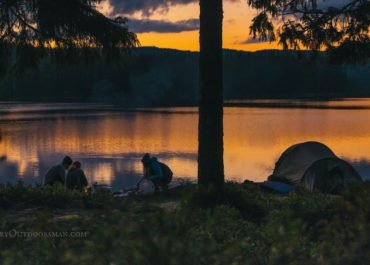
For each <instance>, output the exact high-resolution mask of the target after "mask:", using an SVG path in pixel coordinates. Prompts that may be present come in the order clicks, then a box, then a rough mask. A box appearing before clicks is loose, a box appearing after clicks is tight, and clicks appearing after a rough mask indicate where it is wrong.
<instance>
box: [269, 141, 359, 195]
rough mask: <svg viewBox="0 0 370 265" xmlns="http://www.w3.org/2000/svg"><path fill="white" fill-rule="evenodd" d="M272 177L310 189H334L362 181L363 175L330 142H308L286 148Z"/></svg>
mask: <svg viewBox="0 0 370 265" xmlns="http://www.w3.org/2000/svg"><path fill="white" fill-rule="evenodd" d="M268 181H278V182H283V183H286V184H293V185H294V186H297V185H302V186H304V187H305V188H306V189H307V190H309V191H316V190H317V191H321V192H326V193H334V192H336V191H337V190H338V189H340V188H341V187H345V186H349V185H352V184H357V183H361V182H362V178H361V176H360V175H359V174H358V173H357V172H356V170H355V169H354V168H353V167H352V166H351V165H350V164H349V163H347V162H346V161H344V160H342V159H340V158H338V157H337V156H336V155H335V154H334V153H333V151H331V150H330V148H329V147H327V146H326V145H324V144H322V143H319V142H305V143H299V144H295V145H293V146H291V147H289V148H288V149H287V150H286V151H285V152H283V154H282V155H281V157H280V158H279V160H278V161H277V162H276V165H275V169H274V172H273V174H272V175H271V176H270V177H269V178H268Z"/></svg>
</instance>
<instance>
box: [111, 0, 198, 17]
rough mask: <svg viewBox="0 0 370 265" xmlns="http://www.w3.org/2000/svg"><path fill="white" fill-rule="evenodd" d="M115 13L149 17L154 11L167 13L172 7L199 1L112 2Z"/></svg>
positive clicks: (127, 0)
mask: <svg viewBox="0 0 370 265" xmlns="http://www.w3.org/2000/svg"><path fill="white" fill-rule="evenodd" d="M110 2H111V4H112V5H113V6H114V11H115V13H120V14H133V13H135V12H138V11H139V12H142V13H143V14H144V15H146V16H149V15H150V14H152V13H153V12H154V11H157V10H161V11H167V10H168V9H169V7H170V6H174V5H185V4H189V3H194V2H197V0H110Z"/></svg>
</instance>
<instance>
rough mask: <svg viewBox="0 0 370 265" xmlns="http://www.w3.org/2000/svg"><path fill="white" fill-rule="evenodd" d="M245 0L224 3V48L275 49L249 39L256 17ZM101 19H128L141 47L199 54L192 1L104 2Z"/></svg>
mask: <svg viewBox="0 0 370 265" xmlns="http://www.w3.org/2000/svg"><path fill="white" fill-rule="evenodd" d="M246 2H247V1H246V0H226V1H224V48H228V49H237V50H249V51H254V50H261V49H276V48H278V46H277V45H276V43H272V44H270V43H258V42H256V41H255V40H252V39H250V37H249V24H250V21H251V19H252V17H253V15H254V14H255V13H256V11H255V10H253V9H251V8H249V7H248V5H247V3H246ZM100 10H101V11H102V12H103V13H104V14H105V15H110V16H115V15H117V14H122V16H125V17H127V18H129V20H130V22H129V27H130V30H132V31H134V32H136V33H137V34H138V37H139V40H140V42H141V45H142V46H156V47H161V48H174V49H180V50H199V43H198V42H199V31H198V27H199V20H198V18H199V3H198V1H194V0H125V1H123V0H106V1H104V2H103V3H102V4H101V6H100Z"/></svg>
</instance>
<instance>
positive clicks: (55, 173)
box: [44, 156, 72, 185]
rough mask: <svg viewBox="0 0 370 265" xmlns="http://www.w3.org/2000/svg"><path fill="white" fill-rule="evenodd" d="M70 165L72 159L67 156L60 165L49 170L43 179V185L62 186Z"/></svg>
mask: <svg viewBox="0 0 370 265" xmlns="http://www.w3.org/2000/svg"><path fill="white" fill-rule="evenodd" d="M71 165H72V159H71V158H70V157H69V156H66V157H65V158H64V159H63V161H62V164H60V165H56V166H53V167H52V168H51V169H49V171H48V173H46V175H45V178H44V185H54V184H56V183H60V184H62V185H64V184H65V179H66V175H67V171H68V169H69V167H70V166H71Z"/></svg>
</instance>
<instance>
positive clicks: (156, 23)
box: [128, 19, 199, 33]
mask: <svg viewBox="0 0 370 265" xmlns="http://www.w3.org/2000/svg"><path fill="white" fill-rule="evenodd" d="M128 26H129V28H130V30H132V31H133V32H135V33H146V32H158V33H178V32H183V31H192V30H198V29H199V19H188V20H181V21H177V22H170V21H165V20H150V19H140V20H139V19H130V20H129V22H128Z"/></svg>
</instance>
